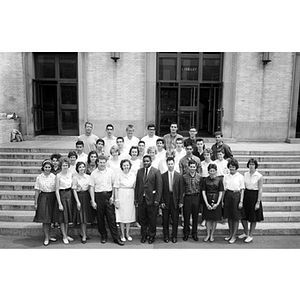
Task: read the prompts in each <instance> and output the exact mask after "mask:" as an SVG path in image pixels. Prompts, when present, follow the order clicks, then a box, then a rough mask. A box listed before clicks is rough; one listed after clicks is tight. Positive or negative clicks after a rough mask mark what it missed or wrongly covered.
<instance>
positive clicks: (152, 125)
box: [147, 124, 156, 130]
mask: <svg viewBox="0 0 300 300" xmlns="http://www.w3.org/2000/svg"><path fill="white" fill-rule="evenodd" d="M150 127H154V129H156V127H155V125H154V124H149V125H148V126H147V129H148V130H149V128H150Z"/></svg>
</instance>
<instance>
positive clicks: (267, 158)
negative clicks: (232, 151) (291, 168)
mask: <svg viewBox="0 0 300 300" xmlns="http://www.w3.org/2000/svg"><path fill="white" fill-rule="evenodd" d="M234 158H236V159H237V160H238V161H239V162H240V161H241V162H242V161H246V162H248V160H249V159H250V157H249V156H247V155H235V156H234ZM253 158H255V159H256V160H257V162H258V164H259V165H260V163H261V162H300V155H281V156H280V155H278V156H276V155H264V156H258V157H253Z"/></svg>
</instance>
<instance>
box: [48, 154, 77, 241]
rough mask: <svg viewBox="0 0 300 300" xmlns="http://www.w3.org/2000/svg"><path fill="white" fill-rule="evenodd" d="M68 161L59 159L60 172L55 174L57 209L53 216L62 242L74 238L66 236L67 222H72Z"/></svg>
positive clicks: (70, 179) (70, 180)
mask: <svg viewBox="0 0 300 300" xmlns="http://www.w3.org/2000/svg"><path fill="white" fill-rule="evenodd" d="M69 167H70V162H69V160H68V159H67V158H63V159H62V161H61V172H60V173H58V174H57V175H56V189H55V194H56V200H57V205H58V211H57V210H56V211H55V212H58V213H55V214H54V216H53V218H54V222H58V223H60V230H61V233H62V236H63V243H64V244H69V242H72V241H73V240H74V239H73V238H71V237H70V236H68V229H69V223H70V222H72V203H71V186H72V173H71V172H70V171H69Z"/></svg>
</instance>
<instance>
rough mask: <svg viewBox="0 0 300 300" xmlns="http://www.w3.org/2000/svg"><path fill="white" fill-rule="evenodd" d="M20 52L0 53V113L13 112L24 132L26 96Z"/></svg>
mask: <svg viewBox="0 0 300 300" xmlns="http://www.w3.org/2000/svg"><path fill="white" fill-rule="evenodd" d="M22 57H23V56H22V53H21V52H16V53H15V52H0V112H1V113H2V112H4V113H11V112H15V113H16V114H17V115H18V116H19V117H20V118H21V127H20V130H21V131H22V133H24V132H25V126H26V123H25V117H26V110H25V109H26V100H25V99H26V96H25V83H24V70H23V58H22Z"/></svg>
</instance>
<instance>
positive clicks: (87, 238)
mask: <svg viewBox="0 0 300 300" xmlns="http://www.w3.org/2000/svg"><path fill="white" fill-rule="evenodd" d="M79 236H80V238H82V234H79ZM90 239H91V238H90V237H88V236H86V240H90Z"/></svg>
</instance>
